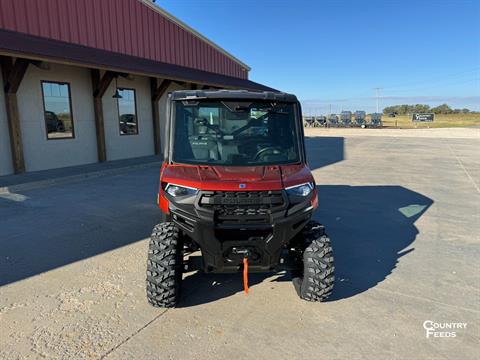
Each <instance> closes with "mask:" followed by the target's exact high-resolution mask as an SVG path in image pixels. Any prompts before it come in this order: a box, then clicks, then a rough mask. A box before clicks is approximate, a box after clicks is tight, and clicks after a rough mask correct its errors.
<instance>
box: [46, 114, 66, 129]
mask: <svg viewBox="0 0 480 360" xmlns="http://www.w3.org/2000/svg"><path fill="white" fill-rule="evenodd" d="M45 121H46V123H47V132H48V133H49V134H50V133H56V132H62V133H63V132H65V124H64V123H63V121H62V120H60V119H59V118H58V116H57V114H55V113H54V112H53V111H45Z"/></svg>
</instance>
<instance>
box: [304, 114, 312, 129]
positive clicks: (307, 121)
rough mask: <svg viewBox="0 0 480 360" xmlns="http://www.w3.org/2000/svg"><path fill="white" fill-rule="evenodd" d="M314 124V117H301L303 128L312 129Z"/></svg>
mask: <svg viewBox="0 0 480 360" xmlns="http://www.w3.org/2000/svg"><path fill="white" fill-rule="evenodd" d="M314 123H315V117H313V116H304V117H303V126H304V127H313V126H314Z"/></svg>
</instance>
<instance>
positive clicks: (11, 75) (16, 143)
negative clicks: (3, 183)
mask: <svg viewBox="0 0 480 360" xmlns="http://www.w3.org/2000/svg"><path fill="white" fill-rule="evenodd" d="M28 64H29V62H28V60H26V59H17V60H16V61H15V64H13V59H12V58H10V57H4V56H2V57H1V65H2V75H3V83H4V91H5V107H6V110H7V121H8V133H9V135H10V149H11V153H12V163H13V171H14V172H15V174H20V173H23V172H25V159H24V157H23V144H22V133H21V130H20V117H19V114H18V101H17V91H18V88H19V87H20V84H21V83H22V80H23V77H24V76H25V72H26V71H27V68H28Z"/></svg>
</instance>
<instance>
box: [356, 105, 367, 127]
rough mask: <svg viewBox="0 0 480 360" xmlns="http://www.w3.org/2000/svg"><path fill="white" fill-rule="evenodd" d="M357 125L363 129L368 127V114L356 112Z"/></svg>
mask: <svg viewBox="0 0 480 360" xmlns="http://www.w3.org/2000/svg"><path fill="white" fill-rule="evenodd" d="M355 124H356V125H357V126H360V127H361V128H362V129H363V128H365V127H366V126H367V114H366V113H365V111H360V110H358V111H355Z"/></svg>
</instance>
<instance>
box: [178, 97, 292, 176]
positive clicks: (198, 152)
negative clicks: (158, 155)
mask: <svg viewBox="0 0 480 360" xmlns="http://www.w3.org/2000/svg"><path fill="white" fill-rule="evenodd" d="M173 126H174V146H173V161H174V162H176V163H184V164H199V165H202V164H203V165H235V166H254V165H273V164H290V163H296V162H299V161H300V157H299V150H298V136H297V127H296V124H295V109H294V104H293V103H282V102H275V103H271V102H264V101H257V100H254V101H251V100H246V101H245V100H242V101H232V100H225V101H222V100H215V101H211V100H208V101H207V100H204V101H198V100H192V101H176V105H175V121H174V122H173Z"/></svg>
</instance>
